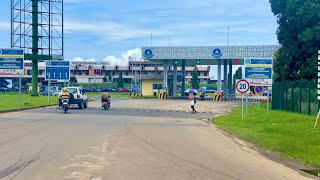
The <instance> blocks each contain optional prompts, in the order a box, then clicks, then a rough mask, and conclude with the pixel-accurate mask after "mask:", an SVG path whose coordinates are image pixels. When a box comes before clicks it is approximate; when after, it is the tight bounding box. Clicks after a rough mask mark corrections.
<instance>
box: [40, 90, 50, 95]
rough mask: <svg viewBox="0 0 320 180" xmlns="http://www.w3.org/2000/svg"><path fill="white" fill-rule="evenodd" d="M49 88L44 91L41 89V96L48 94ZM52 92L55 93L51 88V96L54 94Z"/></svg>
mask: <svg viewBox="0 0 320 180" xmlns="http://www.w3.org/2000/svg"><path fill="white" fill-rule="evenodd" d="M48 93H49V92H48V90H47V89H46V90H43V91H41V92H40V93H39V95H40V96H48ZM52 94H53V90H51V91H50V96H52Z"/></svg>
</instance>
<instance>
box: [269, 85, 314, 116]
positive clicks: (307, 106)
mask: <svg viewBox="0 0 320 180" xmlns="http://www.w3.org/2000/svg"><path fill="white" fill-rule="evenodd" d="M317 95H318V90H317V83H296V82H293V83H274V84H273V86H272V109H274V110H283V111H291V112H296V113H301V114H309V115H311V114H317V113H318V110H319V107H320V106H319V101H318V100H317Z"/></svg>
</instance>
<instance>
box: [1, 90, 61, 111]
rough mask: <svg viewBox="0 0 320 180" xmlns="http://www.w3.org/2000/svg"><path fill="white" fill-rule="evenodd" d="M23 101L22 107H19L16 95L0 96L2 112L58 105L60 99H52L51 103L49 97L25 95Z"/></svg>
mask: <svg viewBox="0 0 320 180" xmlns="http://www.w3.org/2000/svg"><path fill="white" fill-rule="evenodd" d="M21 100H22V105H18V95H17V94H14V95H10V94H5V95H4V94H1V95H0V112H4V111H8V110H19V109H25V108H31V107H40V106H45V105H56V104H58V98H57V97H56V96H55V97H51V98H50V102H49V101H48V97H46V96H36V97H32V96H30V95H29V94H23V95H22V98H21Z"/></svg>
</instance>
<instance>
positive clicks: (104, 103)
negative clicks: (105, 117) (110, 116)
mask: <svg viewBox="0 0 320 180" xmlns="http://www.w3.org/2000/svg"><path fill="white" fill-rule="evenodd" d="M102 107H103V108H104V110H109V108H110V105H109V104H108V102H105V101H104V102H102Z"/></svg>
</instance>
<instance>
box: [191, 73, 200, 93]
mask: <svg viewBox="0 0 320 180" xmlns="http://www.w3.org/2000/svg"><path fill="white" fill-rule="evenodd" d="M192 88H194V89H199V77H198V72H197V71H192Z"/></svg>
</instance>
